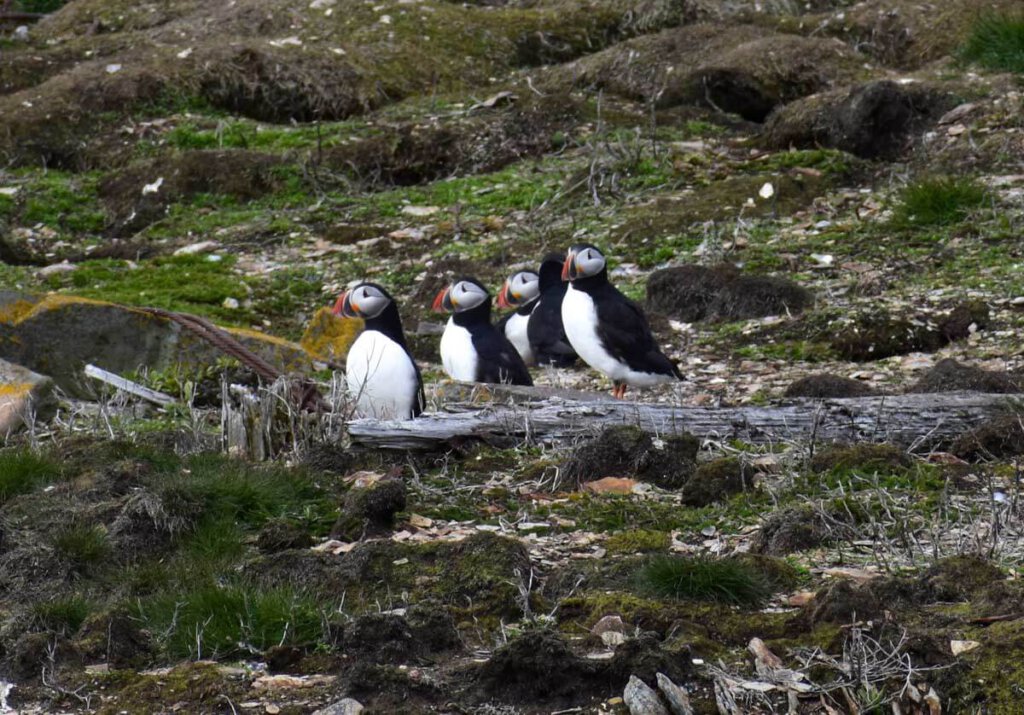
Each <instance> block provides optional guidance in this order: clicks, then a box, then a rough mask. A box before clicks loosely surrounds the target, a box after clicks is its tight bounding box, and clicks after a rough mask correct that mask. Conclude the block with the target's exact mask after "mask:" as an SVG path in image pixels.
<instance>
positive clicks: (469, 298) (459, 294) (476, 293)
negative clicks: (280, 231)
mask: <svg viewBox="0 0 1024 715" xmlns="http://www.w3.org/2000/svg"><path fill="white" fill-rule="evenodd" d="M490 299H491V294H490V293H488V292H487V289H486V288H484V286H483V284H482V283H480V281H478V280H476V279H475V278H462V279H459V280H456V281H453V282H452V283H451V284H450V285H447V286H445V287H444V288H442V289H441V290H440V291H439V292H438V294H437V297H435V298H434V310H435V311H436V312H438V313H464V312H465V311H467V310H472V309H473V308H476V307H477V306H478V305H480V304H482V303H483V302H485V301H488V300H490Z"/></svg>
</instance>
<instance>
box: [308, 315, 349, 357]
mask: <svg viewBox="0 0 1024 715" xmlns="http://www.w3.org/2000/svg"><path fill="white" fill-rule="evenodd" d="M362 331H363V321H362V320H360V319H359V318H339V317H338V316H336V315H335V314H334V313H332V312H331V310H330V309H329V308H321V309H320V310H318V311H317V312H316V314H315V315H314V316H313V319H312V320H310V321H309V325H307V326H306V332H305V333H303V335H302V339H301V340H300V341H299V344H300V345H302V347H303V348H305V349H306V351H307V352H308V353H310V354H311V355H315V356H317V357H318V358H319V359H321V360H344V359H345V357H346V356H347V355H348V349H349V348H350V347H352V343H353V342H355V339H356V337H357V336H358V335H359V333H361V332H362Z"/></svg>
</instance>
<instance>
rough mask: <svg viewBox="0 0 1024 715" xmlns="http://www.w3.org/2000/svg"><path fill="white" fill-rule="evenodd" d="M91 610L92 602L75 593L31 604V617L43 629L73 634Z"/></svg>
mask: <svg viewBox="0 0 1024 715" xmlns="http://www.w3.org/2000/svg"><path fill="white" fill-rule="evenodd" d="M91 611H92V604H90V603H89V601H87V600H86V599H85V598H83V597H82V596H79V595H77V594H76V595H73V596H62V597H59V598H55V599H54V600H52V601H41V602H39V603H35V604H33V606H32V618H33V620H34V621H35V624H36V626H37V627H39V628H41V629H43V630H46V631H51V632H53V633H64V634H73V633H75V632H77V631H78V629H79V628H81V627H82V624H83V623H85V619H86V618H88V617H89V613H90V612H91Z"/></svg>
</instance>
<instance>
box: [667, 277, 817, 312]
mask: <svg viewBox="0 0 1024 715" xmlns="http://www.w3.org/2000/svg"><path fill="white" fill-rule="evenodd" d="M811 301H812V296H811V293H810V291H808V290H807V289H805V288H802V287H801V286H799V285H797V284H796V283H793V282H792V281H789V280H786V279H784V278H774V277H771V276H753V275H743V274H741V273H740V272H739V271H738V270H737V269H736V268H735V267H733V266H730V265H722V266H717V267H714V268H706V267H703V266H696V265H686V266H676V267H673V268H665V269H662V270H659V271H655V272H654V273H652V274H651V276H650V278H649V279H648V281H647V307H648V308H649V309H650V310H652V311H655V312H659V313H664V314H665V315H668V316H670V317H672V318H676V319H678V320H685V321H687V322H693V321H695V320H703V319H706V318H714V319H719V320H743V319H747V318H759V317H763V316H766V315H782V314H787V313H800V312H802V311H803V310H804V309H805V308H806V307H808V306H809V305H810V304H811Z"/></svg>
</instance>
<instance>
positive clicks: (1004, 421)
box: [952, 414, 1024, 459]
mask: <svg viewBox="0 0 1024 715" xmlns="http://www.w3.org/2000/svg"><path fill="white" fill-rule="evenodd" d="M952 451H953V454H955V455H957V456H958V457H961V458H962V459H1006V458H1008V457H1016V456H1018V455H1021V454H1024V427H1022V426H1021V417H1020V415H1016V414H1005V415H1000V416H998V417H993V418H992V419H989V420H986V421H985V422H982V423H981V424H980V425H978V426H977V427H975V428H974V429H973V430H971V431H970V432H967V433H966V434H964V435H962V436H961V437H959V438H957V440H956V441H955V442H953V446H952Z"/></svg>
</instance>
